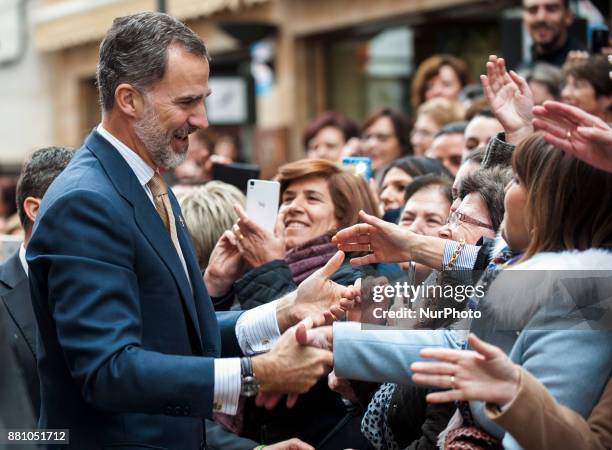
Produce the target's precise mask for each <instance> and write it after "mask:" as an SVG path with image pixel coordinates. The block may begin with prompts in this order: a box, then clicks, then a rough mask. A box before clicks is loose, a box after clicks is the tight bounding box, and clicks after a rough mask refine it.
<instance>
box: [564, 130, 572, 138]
mask: <svg viewBox="0 0 612 450" xmlns="http://www.w3.org/2000/svg"><path fill="white" fill-rule="evenodd" d="M565 136H566V137H567V139H571V138H572V132H571V131H570V130H567V134H566V135H565Z"/></svg>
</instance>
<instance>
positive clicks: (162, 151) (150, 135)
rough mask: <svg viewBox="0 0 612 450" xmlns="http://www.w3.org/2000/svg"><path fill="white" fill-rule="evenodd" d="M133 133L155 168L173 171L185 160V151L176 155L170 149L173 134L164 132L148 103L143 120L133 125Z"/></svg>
mask: <svg viewBox="0 0 612 450" xmlns="http://www.w3.org/2000/svg"><path fill="white" fill-rule="evenodd" d="M185 131H186V132H187V133H191V132H192V131H193V130H191V127H190V129H189V130H185ZM134 132H135V133H136V136H138V139H140V141H141V142H142V143H143V145H144V147H145V149H146V151H147V153H148V154H149V156H150V157H151V159H152V160H153V162H154V163H155V165H156V166H157V167H163V168H164V169H174V168H175V167H177V166H178V165H180V164H181V163H183V162H184V161H185V158H187V150H185V151H184V152H183V153H178V152H175V151H174V150H173V149H172V139H173V133H171V132H168V133H166V132H165V131H164V129H163V128H162V126H161V124H160V122H159V116H158V115H157V113H156V111H155V108H154V107H153V106H152V105H150V104H149V103H148V102H146V103H145V112H144V116H143V118H142V119H140V120H138V121H137V122H136V123H135V124H134Z"/></svg>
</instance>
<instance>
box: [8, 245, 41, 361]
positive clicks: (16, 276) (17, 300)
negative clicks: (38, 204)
mask: <svg viewBox="0 0 612 450" xmlns="http://www.w3.org/2000/svg"><path fill="white" fill-rule="evenodd" d="M0 280H1V281H2V282H3V283H4V284H5V285H7V286H9V287H10V289H9V290H7V291H6V292H5V293H3V294H2V300H4V305H5V306H6V309H7V310H8V312H9V314H10V315H11V317H12V318H13V320H14V321H15V323H16V324H17V327H18V328H19V329H20V330H21V332H22V334H23V337H24V339H25V341H26V343H27V345H28V347H29V349H30V351H31V352H32V356H33V357H34V359H36V324H35V323H34V320H35V319H34V310H33V309H32V301H31V300H30V285H29V282H28V277H27V275H26V273H25V271H24V270H23V266H22V265H21V260H20V259H19V252H16V253H15V254H14V255H13V256H11V257H10V258H9V259H8V260H7V261H6V262H5V263H4V264H3V265H2V271H1V273H0Z"/></svg>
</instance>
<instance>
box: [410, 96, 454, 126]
mask: <svg viewBox="0 0 612 450" xmlns="http://www.w3.org/2000/svg"><path fill="white" fill-rule="evenodd" d="M420 115H426V116H429V117H431V119H432V120H433V121H434V122H436V123H437V124H438V125H439V126H440V128H442V127H443V126H444V125H447V124H449V123H452V122H460V121H462V120H463V118H464V116H465V110H464V109H463V106H461V104H459V103H458V102H454V101H452V100H449V99H447V98H444V97H436V98H432V99H431V100H427V101H426V102H425V103H423V104H422V105H421V106H419V109H418V110H417V119H418V117H419V116H420Z"/></svg>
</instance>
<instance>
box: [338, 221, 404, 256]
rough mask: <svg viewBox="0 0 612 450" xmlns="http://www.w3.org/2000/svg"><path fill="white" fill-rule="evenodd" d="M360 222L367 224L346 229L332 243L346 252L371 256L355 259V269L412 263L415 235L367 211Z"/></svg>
mask: <svg viewBox="0 0 612 450" xmlns="http://www.w3.org/2000/svg"><path fill="white" fill-rule="evenodd" d="M359 219H360V220H361V221H362V222H363V223H358V224H356V225H353V226H351V227H348V228H345V229H344V230H341V231H339V232H338V233H336V235H335V236H334V237H333V238H332V242H333V243H334V244H336V245H337V246H338V248H339V249H340V250H342V251H345V252H368V254H367V255H365V256H360V257H357V258H352V259H351V264H352V265H353V266H361V265H364V264H374V263H378V262H403V261H409V260H410V259H412V255H411V243H412V240H413V239H412V238H414V236H415V234H414V233H412V232H410V231H409V230H408V229H406V228H405V227H400V226H399V225H396V224H393V223H389V222H385V221H384V220H382V219H379V218H378V217H375V216H372V215H370V214H367V213H365V212H364V211H360V212H359Z"/></svg>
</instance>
